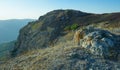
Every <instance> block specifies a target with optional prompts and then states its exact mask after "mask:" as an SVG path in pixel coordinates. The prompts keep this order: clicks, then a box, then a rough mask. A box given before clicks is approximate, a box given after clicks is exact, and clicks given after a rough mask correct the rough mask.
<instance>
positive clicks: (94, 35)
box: [79, 28, 117, 57]
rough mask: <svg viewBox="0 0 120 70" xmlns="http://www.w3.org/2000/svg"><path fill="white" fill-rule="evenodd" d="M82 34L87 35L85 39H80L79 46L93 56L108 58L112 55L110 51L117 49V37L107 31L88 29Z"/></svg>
mask: <svg viewBox="0 0 120 70" xmlns="http://www.w3.org/2000/svg"><path fill="white" fill-rule="evenodd" d="M82 32H84V34H85V35H84V37H83V39H80V45H79V46H80V47H83V48H85V49H87V50H89V51H90V53H91V54H93V55H97V56H105V57H108V56H110V55H111V52H110V51H111V50H109V49H110V48H116V47H115V42H116V40H115V35H114V34H112V33H110V32H109V31H107V30H101V29H97V28H92V29H91V28H86V29H85V30H83V31H82ZM114 55H117V54H114Z"/></svg>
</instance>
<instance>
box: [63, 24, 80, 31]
mask: <svg viewBox="0 0 120 70" xmlns="http://www.w3.org/2000/svg"><path fill="white" fill-rule="evenodd" d="M78 27H79V26H78V24H73V25H71V26H66V27H65V28H64V30H75V29H77V28H78Z"/></svg>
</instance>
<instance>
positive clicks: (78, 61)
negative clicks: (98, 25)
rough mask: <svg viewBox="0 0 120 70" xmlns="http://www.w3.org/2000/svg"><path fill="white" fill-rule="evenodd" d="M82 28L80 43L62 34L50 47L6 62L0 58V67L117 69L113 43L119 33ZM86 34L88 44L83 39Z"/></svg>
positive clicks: (119, 61)
mask: <svg viewBox="0 0 120 70" xmlns="http://www.w3.org/2000/svg"><path fill="white" fill-rule="evenodd" d="M83 31H84V32H86V35H85V37H83V39H81V42H80V45H77V44H74V41H73V40H68V41H64V37H61V38H60V39H62V42H59V43H58V44H56V45H55V46H54V47H52V46H50V47H48V48H46V49H37V50H32V51H29V52H27V53H26V54H23V55H21V56H18V57H16V58H14V59H10V60H9V61H7V62H1V65H0V69H1V70H2V69H5V70H119V69H120V52H119V50H120V47H119V46H117V45H119V44H120V43H118V42H120V36H118V35H114V34H112V33H110V32H108V31H104V30H101V29H100V30H98V29H97V30H96V29H94V30H91V31H89V32H88V33H87V31H88V29H87V30H83ZM70 34H74V33H72V32H70V33H68V35H67V37H68V36H70ZM103 34H104V35H103ZM101 35H102V36H101ZM72 37H73V35H72ZM90 37H91V41H92V42H91V45H90V43H89V42H88V41H86V40H88V38H90ZM113 37H114V38H113ZM116 38H117V39H116ZM112 39H114V40H112ZM95 40H96V41H95ZM81 45H82V46H81ZM111 48H112V49H111ZM116 48H117V49H116ZM106 57H107V58H106Z"/></svg>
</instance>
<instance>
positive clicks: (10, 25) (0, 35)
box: [0, 19, 34, 43]
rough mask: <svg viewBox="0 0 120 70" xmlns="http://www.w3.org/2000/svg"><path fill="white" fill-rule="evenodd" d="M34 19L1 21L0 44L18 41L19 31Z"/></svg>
mask: <svg viewBox="0 0 120 70" xmlns="http://www.w3.org/2000/svg"><path fill="white" fill-rule="evenodd" d="M33 20H34V19H8V20H0V43H4V42H9V41H12V40H16V39H17V36H18V34H19V30H20V29H21V28H22V27H23V26H25V25H27V24H28V22H30V21H33Z"/></svg>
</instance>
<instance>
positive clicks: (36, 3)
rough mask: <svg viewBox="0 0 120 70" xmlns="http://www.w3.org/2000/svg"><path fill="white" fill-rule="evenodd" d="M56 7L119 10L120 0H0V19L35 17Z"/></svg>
mask: <svg viewBox="0 0 120 70" xmlns="http://www.w3.org/2000/svg"><path fill="white" fill-rule="evenodd" d="M56 9H75V10H80V11H83V12H89V13H111V12H120V0H0V20H3V19H24V18H32V19H37V18H38V17H39V16H41V15H44V14H45V13H47V12H49V11H52V10H56Z"/></svg>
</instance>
